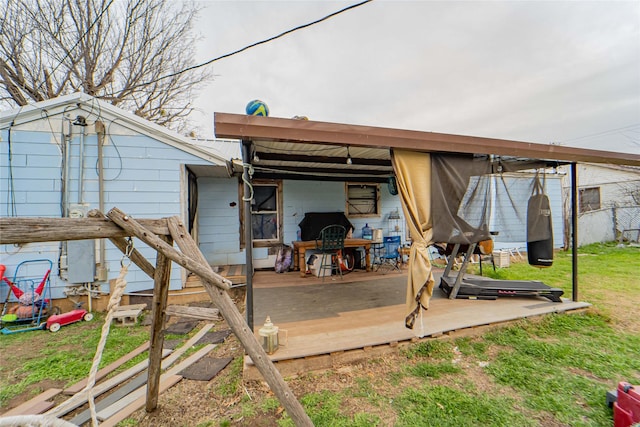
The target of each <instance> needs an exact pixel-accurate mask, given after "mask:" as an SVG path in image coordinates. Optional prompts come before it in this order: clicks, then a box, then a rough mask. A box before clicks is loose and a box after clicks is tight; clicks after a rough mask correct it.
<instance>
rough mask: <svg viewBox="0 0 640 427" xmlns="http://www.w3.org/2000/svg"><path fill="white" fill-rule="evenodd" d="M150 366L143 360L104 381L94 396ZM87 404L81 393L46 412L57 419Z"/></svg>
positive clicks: (95, 390)
mask: <svg viewBox="0 0 640 427" xmlns="http://www.w3.org/2000/svg"><path fill="white" fill-rule="evenodd" d="M165 353H166V354H171V350H165ZM148 364H149V360H148V359H146V360H143V361H142V362H140V363H138V364H137V365H135V366H132V367H131V368H129V369H127V370H126V371H123V372H121V373H119V374H118V375H116V376H114V377H113V378H110V379H108V380H106V381H104V382H103V383H100V384H98V385H96V386H95V387H93V389H92V392H93V396H94V397H95V396H99V395H101V394H102V393H104V392H106V391H108V390H111V389H112V388H113V387H115V386H117V385H119V384H120V383H122V382H124V381H126V380H127V379H129V378H131V377H133V376H134V375H135V374H137V373H138V372H140V371H143V370H144V369H146V367H147V365H148ZM86 402H87V394H86V393H85V392H84V391H80V392H78V393H76V394H74V395H73V396H71V397H70V398H69V399H67V400H65V401H64V402H62V403H61V404H60V405H58V406H56V407H55V408H53V409H51V410H50V411H47V412H46V415H53V416H55V417H61V416H63V415H64V414H67V413H69V412H71V411H73V410H74V409H76V408H77V407H78V406H82V405H84V404H85V403H86Z"/></svg>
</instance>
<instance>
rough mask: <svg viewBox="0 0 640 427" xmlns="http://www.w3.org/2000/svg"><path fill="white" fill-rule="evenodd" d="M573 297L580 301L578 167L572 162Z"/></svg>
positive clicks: (574, 299)
mask: <svg viewBox="0 0 640 427" xmlns="http://www.w3.org/2000/svg"><path fill="white" fill-rule="evenodd" d="M571 260H572V269H571V273H572V274H571V277H572V283H573V284H572V289H571V298H572V299H573V301H578V168H577V165H576V163H571Z"/></svg>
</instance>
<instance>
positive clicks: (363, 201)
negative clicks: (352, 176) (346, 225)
mask: <svg viewBox="0 0 640 427" xmlns="http://www.w3.org/2000/svg"><path fill="white" fill-rule="evenodd" d="M346 194H347V216H351V217H357V216H361V217H365V216H377V215H380V203H379V200H380V185H378V184H350V183H347V184H346Z"/></svg>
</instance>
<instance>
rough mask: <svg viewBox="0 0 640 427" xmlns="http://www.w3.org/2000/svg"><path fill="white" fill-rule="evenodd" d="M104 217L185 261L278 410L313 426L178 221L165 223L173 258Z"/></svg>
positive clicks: (127, 221)
mask: <svg viewBox="0 0 640 427" xmlns="http://www.w3.org/2000/svg"><path fill="white" fill-rule="evenodd" d="M108 217H109V218H111V220H113V222H115V223H116V224H118V225H119V226H121V227H122V228H123V229H125V230H127V232H130V233H131V234H133V235H135V236H137V237H138V238H139V239H140V240H142V241H143V242H145V243H147V244H148V245H150V246H152V247H153V248H155V249H156V250H158V252H162V253H163V254H164V255H166V256H167V257H168V258H171V259H172V260H175V259H181V260H185V259H186V260H188V261H189V262H185V263H184V264H181V265H183V266H185V268H187V269H188V270H190V271H191V272H193V273H195V274H196V275H198V276H199V277H200V279H201V280H202V283H203V285H204V287H205V289H206V290H207V293H208V294H209V296H210V297H211V300H212V301H213V302H214V304H215V305H216V306H217V307H218V309H219V310H220V313H221V314H222V316H223V317H224V318H225V320H226V321H227V323H228V324H229V327H230V328H231V330H232V331H233V333H234V334H235V335H236V337H238V340H240V342H241V343H242V345H243V347H244V349H245V351H246V352H247V353H248V354H249V356H251V359H252V360H253V362H254V363H255V364H256V367H257V368H258V370H259V371H260V373H261V374H262V376H263V377H264V379H265V381H266V382H267V384H269V387H271V390H273V392H274V394H275V395H276V396H277V397H278V399H279V400H280V403H282V406H284V408H285V410H286V411H287V413H288V414H289V416H290V417H291V419H292V420H293V422H294V423H295V424H296V426H313V423H312V422H311V419H310V418H309V416H308V415H307V414H306V413H305V412H304V408H303V407H302V405H301V404H300V402H298V400H297V399H296V397H295V395H294V394H293V392H292V391H291V389H290V388H289V386H288V385H287V383H286V382H285V381H284V379H283V378H282V376H281V375H280V372H278V370H277V369H276V368H275V366H274V365H273V363H272V362H271V360H270V359H269V357H268V356H267V353H266V352H265V351H264V349H263V348H262V346H261V345H260V343H259V342H258V340H257V339H256V337H255V335H254V334H253V331H252V330H251V329H250V328H249V326H248V325H247V323H246V322H245V319H244V318H243V316H242V314H240V312H239V311H238V308H237V307H236V306H235V304H234V303H233V301H232V300H231V297H229V295H228V294H227V293H226V292H225V291H224V290H223V289H221V288H222V286H221V285H222V284H223V282H222V281H221V280H220V279H223V278H222V277H221V276H219V275H217V274H215V273H213V271H212V270H211V267H210V266H209V265H208V263H207V262H206V259H205V258H204V255H202V252H200V250H199V249H198V246H197V245H196V243H195V242H194V241H193V239H191V236H190V235H189V233H188V232H187V231H186V230H185V228H184V226H183V224H182V223H181V221H180V219H179V218H169V220H168V225H169V229H170V233H171V236H172V237H173V239H174V240H175V242H176V243H177V245H178V247H179V248H180V250H181V251H182V254H175V253H173V252H174V251H175V250H174V249H173V248H172V247H168V245H166V244H162V243H164V242H162V241H161V240H160V239H159V238H158V237H157V236H155V235H153V233H150V232H149V231H148V230H146V229H145V228H144V227H142V226H141V225H140V224H138V223H137V222H136V221H135V220H134V219H132V218H130V217H128V216H127V215H125V214H124V213H123V212H122V211H119V210H117V209H112V210H111V211H110V212H109V214H108ZM178 255H180V256H178ZM186 265H190V266H192V265H196V266H197V270H198V271H196V270H192V269H190V268H189V267H186ZM200 272H203V273H204V274H200ZM218 278H219V279H218Z"/></svg>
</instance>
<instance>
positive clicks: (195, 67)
mask: <svg viewBox="0 0 640 427" xmlns="http://www.w3.org/2000/svg"><path fill="white" fill-rule="evenodd" d="M372 1H373V0H364V1H361V2H360V3H356V4H352V5H351V6H347V7H345V8H343V9H340V10H338V11H336V12H333V13H330V14H329V15H326V16H324V17H322V18H320V19H316V20H315V21H312V22H309V23H307V24H303V25H299V26H297V27H295V28H292V29H290V30H287V31H284V32H282V33H280V34H278V35H276V36H273V37H269V38H268V39H264V40H261V41H259V42H255V43H252V44H250V45H247V46H245V47H243V48H240V49H238V50H235V51H233V52H230V53H226V54H224V55H221V56H218V57H217V58H213V59H210V60H208V61H206V62H203V63H201V64H198V65H193V66H191V67H187V68H185V69H183V70H180V71H176V72H175V73H171V74H167V75H166V76H162V77H158V78H157V79H155V80H151V81H148V82H146V83H140V84H138V85H136V86H135V87H138V86H144V85H149V84H151V83H155V82H158V81H160V80H163V79H168V78H170V77H175V76H178V75H180V74H182V73H186V72H187V71H192V70H195V69H197V68H201V67H204V66H207V65H209V64H212V63H214V62H216V61H219V60H221V59H224V58H228V57H230V56H233V55H236V54H238V53H241V52H244V51H245V50H248V49H251V48H252V47H256V46H259V45H261V44H265V43H269V42H271V41H273V40H276V39H279V38H281V37H284V36H286V35H287V34H291V33H293V32H295V31H298V30H302V29H304V28H308V27H311V26H312V25H315V24H318V23H320V22H323V21H326V20H327V19H330V18H333V17H334V16H337V15H340V14H341V13H344V12H347V11H349V10H351V9H355V8H357V7H360V6H362V5H364V4H366V3H370V2H372Z"/></svg>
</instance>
